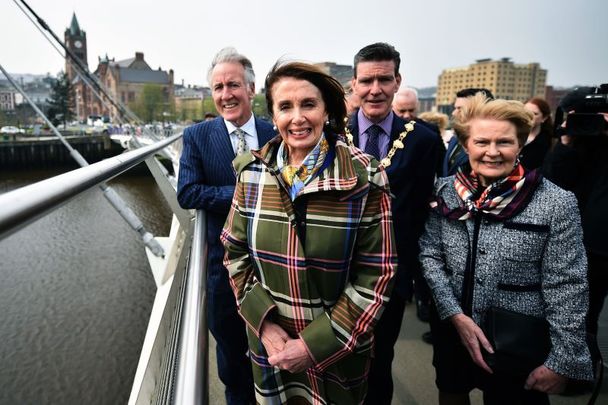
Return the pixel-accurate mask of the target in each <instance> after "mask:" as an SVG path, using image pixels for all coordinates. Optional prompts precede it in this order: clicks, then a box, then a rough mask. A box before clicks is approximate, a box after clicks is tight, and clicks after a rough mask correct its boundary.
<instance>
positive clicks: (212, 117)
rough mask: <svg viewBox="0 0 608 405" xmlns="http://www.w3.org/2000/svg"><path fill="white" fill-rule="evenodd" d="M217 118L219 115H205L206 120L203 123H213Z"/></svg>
mask: <svg viewBox="0 0 608 405" xmlns="http://www.w3.org/2000/svg"><path fill="white" fill-rule="evenodd" d="M216 117H217V115H215V114H213V113H209V112H208V113H205V118H204V120H203V121H213V120H214V119H215V118H216Z"/></svg>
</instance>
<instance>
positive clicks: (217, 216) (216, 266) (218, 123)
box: [177, 117, 276, 292]
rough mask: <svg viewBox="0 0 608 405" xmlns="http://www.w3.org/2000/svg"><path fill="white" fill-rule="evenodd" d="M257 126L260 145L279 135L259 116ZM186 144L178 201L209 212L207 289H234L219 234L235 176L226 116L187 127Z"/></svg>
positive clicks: (181, 165) (186, 206) (230, 197)
mask: <svg viewBox="0 0 608 405" xmlns="http://www.w3.org/2000/svg"><path fill="white" fill-rule="evenodd" d="M255 127H256V130H257V132H258V142H259V147H260V148H261V147H262V146H264V144H266V142H268V141H269V140H270V139H272V138H273V137H274V136H275V135H276V134H275V131H274V130H273V128H272V125H270V124H269V123H267V122H264V121H262V120H260V119H258V118H256V119H255ZM183 143H184V147H183V151H182V156H181V158H180V166H179V179H178V184H177V200H178V202H179V204H180V205H181V206H182V208H186V209H204V210H205V211H206V212H207V244H208V261H207V266H208V274H209V276H208V288H210V289H211V290H210V291H217V292H220V291H231V289H230V284H229V283H228V272H227V271H226V269H225V268H224V266H223V264H222V259H223V257H224V247H223V246H222V244H221V243H220V239H219V237H220V233H221V231H222V227H223V226H224V222H225V221H226V217H227V216H228V211H229V210H230V204H231V202H232V195H233V194H234V186H235V184H236V176H235V173H234V168H233V167H232V161H233V160H234V158H235V155H234V151H233V149H232V144H231V143H230V137H229V134H228V129H227V128H226V125H225V124H224V120H223V118H222V117H218V118H216V119H214V120H213V121H207V122H201V123H199V124H196V125H193V126H191V127H188V128H186V130H185V131H184V139H183Z"/></svg>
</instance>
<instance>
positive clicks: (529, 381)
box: [420, 94, 592, 405]
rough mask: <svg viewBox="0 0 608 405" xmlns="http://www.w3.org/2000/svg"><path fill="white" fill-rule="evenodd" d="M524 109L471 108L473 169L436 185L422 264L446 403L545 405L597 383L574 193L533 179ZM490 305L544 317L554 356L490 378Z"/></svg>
mask: <svg viewBox="0 0 608 405" xmlns="http://www.w3.org/2000/svg"><path fill="white" fill-rule="evenodd" d="M531 123H532V116H531V113H529V112H528V111H526V110H525V109H524V106H523V104H522V103H520V102H518V101H508V100H493V101H492V100H488V99H487V97H486V96H484V95H483V94H477V95H475V96H473V97H472V98H470V99H469V101H468V102H467V105H466V106H464V107H463V109H462V110H461V111H460V113H459V114H458V117H457V119H456V121H455V124H454V125H455V129H456V133H457V134H458V137H459V142H460V143H461V144H462V145H463V147H464V150H465V151H466V152H467V154H468V162H467V163H466V164H464V165H462V166H460V167H459V169H458V172H457V174H456V175H455V176H450V177H447V178H442V179H439V180H438V181H437V184H436V186H435V192H436V195H435V197H434V199H433V202H432V206H433V207H434V209H433V211H432V212H431V215H430V217H429V219H428V222H427V224H426V230H425V233H424V235H423V236H422V238H421V240H420V247H421V253H420V259H421V262H422V266H423V269H424V275H425V277H426V279H427V281H428V283H429V286H430V287H431V291H432V293H433V298H434V301H435V305H436V311H433V312H432V313H431V330H432V332H433V365H434V366H435V371H436V384H437V387H438V389H439V404H441V405H451V404H468V403H469V397H468V394H469V392H470V391H471V390H472V389H473V388H479V389H481V390H482V391H483V398H484V403H485V404H529V405H542V404H549V399H548V397H547V393H550V394H553V393H559V392H561V391H562V390H563V389H564V387H565V383H566V381H567V380H568V378H572V379H580V380H590V379H591V378H592V368H591V359H590V355H589V350H588V348H587V345H586V342H585V312H586V310H587V304H588V296H587V294H588V288H587V281H586V279H585V273H586V271H587V261H586V257H585V250H584V247H583V241H582V229H581V223H580V217H579V215H578V212H577V203H576V198H575V196H574V194H572V193H571V192H568V191H565V190H563V189H561V188H559V187H557V186H556V185H555V184H553V183H551V182H550V181H548V180H545V179H543V177H542V175H541V174H540V173H539V171H538V170H527V169H526V168H525V167H524V166H522V165H521V164H520V163H519V162H518V159H517V157H518V155H519V153H520V151H521V148H522V147H523V146H524V144H525V142H526V139H527V137H528V135H529V133H530V128H531V126H532V125H531ZM490 307H498V308H503V309H507V310H511V311H514V312H518V313H521V314H526V315H532V316H536V317H539V318H545V319H546V320H547V321H548V324H549V335H550V341H551V349H550V352H549V354H548V356H547V358H546V360H545V361H544V363H543V364H542V365H540V366H538V367H536V368H535V369H533V370H532V371H531V372H530V373H529V375H521V376H517V375H510V374H509V375H507V374H499V373H494V372H493V370H492V369H491V368H490V367H489V366H488V364H487V363H486V361H485V360H484V357H483V355H482V353H483V352H488V353H493V351H494V348H492V346H491V345H490V343H489V341H488V339H487V337H486V335H485V334H484V332H483V331H482V329H481V328H480V326H479V325H482V324H483V322H484V319H485V317H486V314H487V310H488V309H489V308H490Z"/></svg>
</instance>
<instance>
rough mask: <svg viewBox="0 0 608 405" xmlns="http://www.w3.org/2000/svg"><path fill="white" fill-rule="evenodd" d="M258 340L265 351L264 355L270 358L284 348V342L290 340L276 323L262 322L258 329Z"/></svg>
mask: <svg viewBox="0 0 608 405" xmlns="http://www.w3.org/2000/svg"><path fill="white" fill-rule="evenodd" d="M260 339H261V340H262V344H263V345H264V349H266V354H268V357H270V356H273V355H275V354H277V353H279V352H281V351H282V350H283V349H284V348H285V342H287V341H288V340H289V339H291V338H290V337H289V335H288V334H287V332H285V330H284V329H283V328H281V327H280V326H279V325H277V324H276V323H274V322H270V321H264V322H262V328H261V329H260Z"/></svg>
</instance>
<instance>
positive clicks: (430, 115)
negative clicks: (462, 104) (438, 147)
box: [418, 111, 453, 147]
mask: <svg viewBox="0 0 608 405" xmlns="http://www.w3.org/2000/svg"><path fill="white" fill-rule="evenodd" d="M418 118H420V119H422V120H424V121H426V122H429V123H431V124H434V125H436V126H437V128H438V129H439V134H440V135H441V140H442V141H443V145H444V147H447V146H448V143H449V142H450V139H451V138H452V135H453V134H452V133H450V132H448V130H447V129H448V124H449V123H450V118H449V117H448V116H447V115H446V114H443V113H439V112H434V111H426V112H423V113H421V114H420V115H418Z"/></svg>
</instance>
